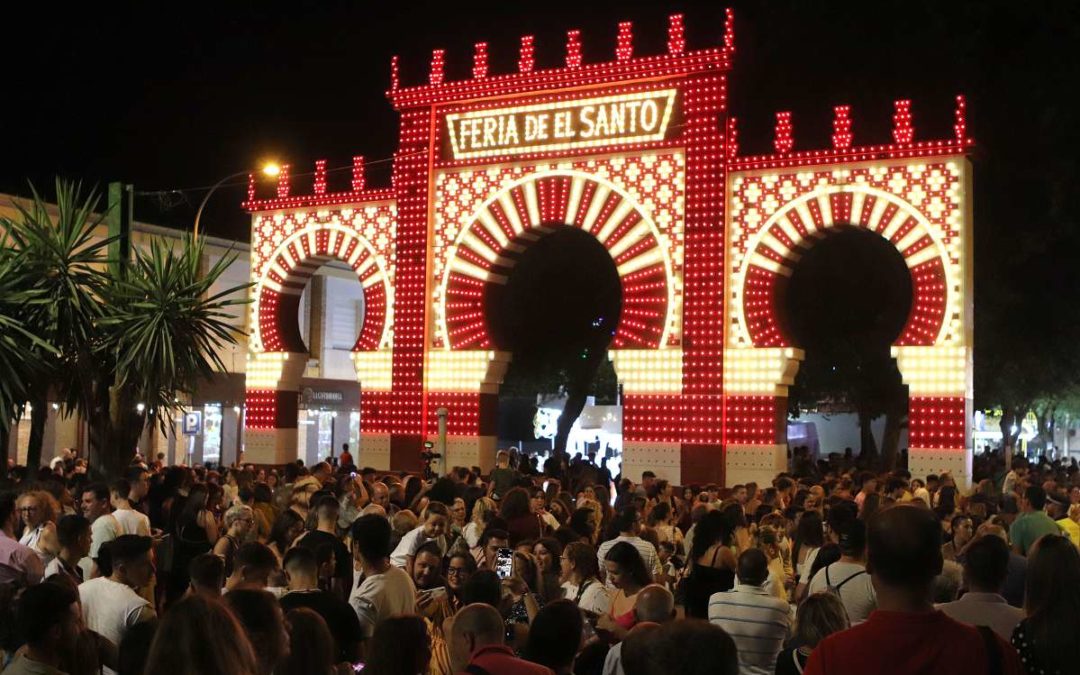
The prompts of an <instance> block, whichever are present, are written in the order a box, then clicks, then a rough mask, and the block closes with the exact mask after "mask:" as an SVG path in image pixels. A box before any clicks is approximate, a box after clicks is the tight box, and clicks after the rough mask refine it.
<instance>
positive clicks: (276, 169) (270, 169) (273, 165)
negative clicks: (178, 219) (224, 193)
mask: <svg viewBox="0 0 1080 675" xmlns="http://www.w3.org/2000/svg"><path fill="white" fill-rule="evenodd" d="M249 173H250V171H248V170H244V171H237V172H236V173H231V174H229V175H228V176H225V177H224V178H222V179H221V180H219V181H218V182H216V183H214V185H213V187H211V188H210V189H209V190H207V191H206V195H205V196H204V197H203V198H202V202H201V203H200V204H199V210H198V211H196V212H195V225H194V227H192V228H191V238H192V239H193V240H195V241H198V239H199V219H200V218H202V212H203V209H205V208H206V203H207V202H208V201H210V196H211V195H213V194H214V192H216V191H217V189H218V188H219V187H221V186H222V185H224V184H225V183H227V182H228V181H230V180H232V179H233V178H239V177H241V176H246V175H248V174H249ZM262 173H263V175H264V176H267V177H268V178H273V177H275V176H277V175H278V174H280V173H281V165H279V164H278V163H277V162H267V163H266V164H263V167H262Z"/></svg>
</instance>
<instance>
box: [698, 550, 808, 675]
mask: <svg viewBox="0 0 1080 675" xmlns="http://www.w3.org/2000/svg"><path fill="white" fill-rule="evenodd" d="M738 579H739V583H737V584H735V588H733V589H732V590H730V591H723V592H721V593H717V594H715V595H713V596H712V597H711V598H709V622H710V623H713V624H716V625H717V626H720V627H721V628H723V629H724V631H726V632H727V633H728V634H729V635H731V636H732V638H734V640H735V645H736V646H737V647H738V651H739V672H740V673H743V674H745V675H771V673H772V672H773V670H774V668H775V667H776V657H777V655H778V654H779V653H780V650H781V649H783V646H784V640H785V639H786V638H787V634H788V630H789V628H790V625H791V621H790V613H789V610H788V604H787V602H785V601H783V600H780V599H779V598H777V597H776V596H775V595H772V594H771V593H769V591H768V590H766V589H765V587H764V586H765V583H766V582H767V581H768V579H769V561H768V558H767V557H766V555H765V553H764V552H763V551H761V549H756V548H750V549H747V550H745V551H743V552H742V553H741V554H740V555H739V559H738Z"/></svg>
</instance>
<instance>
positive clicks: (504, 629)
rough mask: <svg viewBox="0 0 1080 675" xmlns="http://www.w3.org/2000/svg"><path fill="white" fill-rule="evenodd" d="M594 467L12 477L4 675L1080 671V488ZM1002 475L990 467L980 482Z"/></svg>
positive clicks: (805, 468) (1007, 479)
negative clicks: (743, 480) (741, 478)
mask: <svg viewBox="0 0 1080 675" xmlns="http://www.w3.org/2000/svg"><path fill="white" fill-rule="evenodd" d="M589 459H590V458H581V457H576V458H574V459H572V460H571V459H569V458H565V457H563V458H560V459H558V460H556V461H555V462H552V461H549V462H548V463H547V465H546V466H545V472H544V473H543V474H541V473H539V472H537V470H536V468H535V465H533V464H530V463H528V462H527V461H521V460H520V458H518V457H516V456H513V455H512V454H511V453H509V452H505V451H504V452H500V453H499V454H498V457H497V464H496V466H495V468H493V469H492V470H491V471H490V472H488V473H486V474H483V473H482V472H481V471H480V469H479V468H476V467H473V468H454V469H453V470H451V471H450V472H449V474H448V475H447V476H443V477H440V478H438V479H436V480H428V481H424V480H422V479H421V478H420V477H419V476H416V475H411V474H408V473H401V472H379V471H375V470H373V469H367V468H365V469H360V468H357V467H356V466H354V465H353V461H352V457H351V455H349V454H348V453H347V452H346V453H343V454H342V455H341V457H340V461H338V462H336V463H335V464H336V466H335V465H331V464H330V463H327V462H320V463H319V464H316V465H314V466H312V467H305V466H303V465H302V464H301V463H299V462H298V463H293V464H288V465H285V466H284V467H278V468H265V467H264V468H259V467H254V466H250V465H248V466H235V467H230V468H220V467H219V468H213V467H206V466H194V467H187V466H164V465H163V464H162V462H160V461H155V462H147V461H144V460H143V459H142V458H141V457H136V461H135V462H133V463H132V465H131V466H130V468H129V469H128V470H127V472H126V475H125V476H123V477H122V478H118V479H116V480H114V481H112V482H111V483H109V484H104V483H99V482H94V481H92V480H90V479H89V478H88V476H87V473H86V472H85V470H82V469H83V468H84V465H80V464H79V461H78V460H77V459H76V458H75V457H66V458H62V460H61V461H58V462H54V463H53V464H52V466H50V467H43V468H42V469H40V470H39V471H36V472H35V471H28V470H26V469H25V468H22V467H16V470H14V471H12V472H11V478H10V479H9V480H8V481H7V484H4V485H0V671H2V672H3V673H5V675H7V674H9V673H10V674H12V675H25V674H27V673H34V674H39V675H40V674H51V675H55V674H58V673H68V674H71V675H83V674H87V673H101V672H103V673H109V674H112V673H119V674H120V675H142V674H144V673H146V674H153V675H171V674H177V675H195V674H198V675H216V674H218V673H220V674H230V675H232V674H236V675H271V674H276V675H292V674H294V673H296V674H298V673H314V674H317V675H345V674H346V673H355V672H361V671H362V672H364V673H365V674H367V675H428V674H430V675H450V674H456V673H471V674H472V675H485V674H486V675H503V674H511V673H514V674H517V673H522V674H525V675H543V674H548V675H551V674H552V673H557V674H559V675H569V674H571V673H572V674H574V675H661V674H666V673H687V674H690V675H695V674H697V673H702V674H704V673H716V674H720V675H726V674H734V673H740V674H745V675H759V674H760V675H769V674H772V673H777V674H778V675H788V674H791V673H811V674H814V675H818V674H837V673H856V672H857V673H860V674H861V673H1000V674H1002V675H1021V674H1023V675H1049V674H1058V675H1065V674H1067V673H1075V672H1077V668H1080V666H1077V665H1076V664H1080V640H1078V639H1077V636H1080V548H1078V546H1080V470H1078V468H1077V465H1076V463H1075V461H1073V462H1071V463H1067V462H1062V461H1060V460H1059V461H1056V462H1053V463H1047V462H1043V463H1031V464H1030V465H1029V463H1028V462H1027V461H1025V460H1023V459H1022V458H1016V459H1015V460H1014V462H1013V463H1012V467H1011V469H1010V470H1008V471H1006V470H1005V469H1004V463H1003V462H1002V461H1001V460H1000V458H997V459H994V458H992V457H986V458H981V459H980V461H979V462H978V463H977V466H976V471H975V478H976V480H975V481H974V486H973V487H972V488H971V489H964V488H963V486H960V485H957V483H956V481H954V479H953V478H952V477H951V476H949V475H948V474H944V475H940V476H926V477H919V478H912V477H911V475H910V474H909V473H907V472H906V471H904V470H895V471H890V472H887V473H878V472H874V471H868V470H860V469H859V468H858V467H856V466H852V465H851V464H850V463H848V462H845V461H843V460H842V459H840V460H837V458H836V457H834V458H833V459H832V460H823V461H821V462H818V463H805V462H803V463H798V462H796V463H795V465H794V468H793V470H792V472H791V473H785V474H781V475H779V476H777V477H776V478H775V479H774V480H773V481H772V483H771V484H770V485H755V484H752V483H751V484H745V485H734V486H730V487H722V486H717V485H693V486H676V485H673V484H671V483H669V482H668V481H665V480H662V479H658V478H657V477H656V476H655V475H654V474H653V473H651V472H648V471H647V472H645V473H644V474H643V475H641V476H640V477H634V478H640V482H634V481H633V480H632V479H631V478H632V477H629V476H621V477H619V476H615V477H613V476H611V475H610V474H609V473H608V472H607V471H606V469H604V468H603V467H598V466H596V465H595V464H594V463H593V462H591V461H589ZM995 462H996V463H995Z"/></svg>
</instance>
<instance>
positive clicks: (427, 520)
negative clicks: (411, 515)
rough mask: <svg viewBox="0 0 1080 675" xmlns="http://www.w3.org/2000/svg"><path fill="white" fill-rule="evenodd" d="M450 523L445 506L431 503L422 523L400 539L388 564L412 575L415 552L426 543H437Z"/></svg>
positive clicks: (425, 511)
mask: <svg viewBox="0 0 1080 675" xmlns="http://www.w3.org/2000/svg"><path fill="white" fill-rule="evenodd" d="M449 522H450V511H449V509H447V508H446V505H445V504H441V503H439V502H431V503H430V504H428V506H427V508H426V509H425V510H424V512H423V521H422V523H421V524H420V525H419V526H417V527H415V528H413V529H412V530H411V531H409V533H408V534H406V535H405V536H403V537H402V538H401V541H400V542H398V545H397V547H396V548H394V550H393V553H391V554H390V564H392V565H393V566H394V567H400V568H402V569H404V570H405V572H406V573H408V574H409V575H412V572H413V562H414V560H415V558H416V552H417V551H419V550H420V547H421V546H423V545H424V544H426V543H428V542H437V541H438V540H439V538H440V537H442V536H443V535H444V534H445V533H446V529H447V526H448V524H449Z"/></svg>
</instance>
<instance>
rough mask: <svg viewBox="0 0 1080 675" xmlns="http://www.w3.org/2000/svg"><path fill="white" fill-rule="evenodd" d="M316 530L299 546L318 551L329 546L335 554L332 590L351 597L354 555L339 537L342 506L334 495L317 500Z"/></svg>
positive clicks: (303, 539)
mask: <svg viewBox="0 0 1080 675" xmlns="http://www.w3.org/2000/svg"><path fill="white" fill-rule="evenodd" d="M314 507H315V529H314V530H311V531H310V532H308V533H307V534H305V535H303V536H302V537H300V540H299V541H297V542H296V545H297V546H304V547H306V548H310V549H311V550H313V551H314V550H317V549H318V548H319V547H320V546H328V547H330V548H331V550H333V552H334V564H333V567H332V568H331V569H332V570H333V579H332V582H331V590H333V591H334V592H335V593H337V594H338V595H339V596H340V597H341V598H347V597H349V590H350V588H351V587H352V581H353V565H352V555H351V554H350V553H349V549H348V547H346V546H345V544H344V543H343V542H342V541H341V539H340V538H339V537H338V536H337V523H338V515H339V513H340V511H341V504H340V503H339V502H338V500H337V499H335V498H334V497H333V496H332V495H329V494H326V495H322V496H320V497H317V498H316V500H315V504H314Z"/></svg>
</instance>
